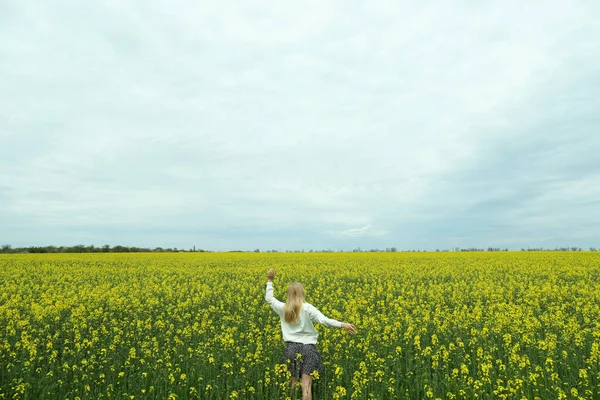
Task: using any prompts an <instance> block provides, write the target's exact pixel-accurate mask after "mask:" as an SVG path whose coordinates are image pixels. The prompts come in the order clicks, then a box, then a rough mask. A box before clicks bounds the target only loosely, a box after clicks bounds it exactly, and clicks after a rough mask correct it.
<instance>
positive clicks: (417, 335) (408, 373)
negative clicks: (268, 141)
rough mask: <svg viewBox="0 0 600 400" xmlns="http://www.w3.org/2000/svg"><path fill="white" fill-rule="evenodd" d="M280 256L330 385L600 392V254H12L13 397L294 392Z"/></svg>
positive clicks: (348, 392) (427, 391) (507, 395)
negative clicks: (312, 316)
mask: <svg viewBox="0 0 600 400" xmlns="http://www.w3.org/2000/svg"><path fill="white" fill-rule="evenodd" d="M270 267H273V268H275V270H276V272H277V275H276V279H275V284H274V288H275V296H276V297H277V298H279V299H280V300H282V301H285V293H286V288H287V283H289V282H290V281H292V280H297V281H301V282H303V283H304V284H305V288H306V295H307V301H308V302H310V303H312V304H313V305H315V306H316V307H317V308H319V309H320V310H321V311H322V312H323V313H324V314H325V315H327V316H329V317H331V318H335V319H338V320H343V321H345V322H350V323H353V324H355V325H356V328H357V330H358V333H357V334H356V335H349V334H347V333H346V332H344V331H343V330H342V329H332V328H326V327H323V326H317V330H318V331H319V333H320V337H319V343H318V345H317V347H318V348H319V351H320V352H321V355H322V358H323V361H324V368H323V371H322V373H321V375H320V376H316V377H315V384H314V389H313V396H314V398H315V399H332V398H333V399H396V398H399V399H402V398H410V399H423V398H432V399H437V398H440V399H473V398H498V399H521V398H527V399H535V398H539V399H594V398H600V253H593V252H573V253H571V252H543V253H535V252H506V253H504V252H501V253H358V254H354V253H323V254H321V253H310V254H309V253H269V254H254V253H174V254H172V253H171V254H156V253H143V254H93V255H65V254H62V255H4V256H0V287H1V289H2V290H1V292H0V399H64V398H68V399H71V400H73V399H77V398H80V399H88V398H89V399H97V398H117V399H146V398H149V399H168V398H171V399H194V398H201V399H280V398H286V397H287V396H288V395H289V379H288V376H287V371H286V369H285V367H284V366H283V365H281V364H280V363H281V355H282V351H283V341H282V338H281V332H280V326H279V319H278V317H277V316H276V315H275V313H274V312H273V311H272V310H271V309H270V308H269V306H268V305H267V304H266V303H265V300H264V291H265V282H266V279H265V273H266V271H267V269H268V268H270ZM299 390H300V388H299V385H298V393H299Z"/></svg>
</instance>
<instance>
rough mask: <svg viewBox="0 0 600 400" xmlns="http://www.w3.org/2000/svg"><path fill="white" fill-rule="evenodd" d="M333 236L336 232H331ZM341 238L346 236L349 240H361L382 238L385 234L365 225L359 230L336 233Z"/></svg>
mask: <svg viewBox="0 0 600 400" xmlns="http://www.w3.org/2000/svg"><path fill="white" fill-rule="evenodd" d="M333 233H334V234H335V233H336V232H333ZM338 233H339V235H341V236H347V237H351V238H363V237H373V236H383V235H385V234H387V232H386V231H384V230H378V229H375V228H373V226H372V225H365V226H362V227H360V228H352V229H346V230H344V231H341V232H338Z"/></svg>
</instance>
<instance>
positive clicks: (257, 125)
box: [0, 0, 600, 250]
mask: <svg viewBox="0 0 600 400" xmlns="http://www.w3.org/2000/svg"><path fill="white" fill-rule="evenodd" d="M599 127H600V2H598V1H594V0H589V1H583V0H555V1H536V0H532V1H527V2H523V1H516V0H501V1H495V0H490V1H483V2H482V1H471V0H469V1H467V0H463V1H458V0H456V1H444V2H440V1H422V0H415V1H402V2H398V1H384V0H373V1H368V2H356V1H330V0H318V1H317V0H307V1H302V2H298V1H279V2H272V1H256V0H248V1H243V2H240V1H229V0H225V1H219V2H217V1H180V0H175V1H174V0H168V1H167V0H146V1H143V2H140V1H123V0H118V1H116V0H115V1H108V0H99V1H93V2H82V1H76V0H57V1H52V2H48V1H42V0H37V1H36V0H32V1H21V0H4V1H2V4H1V5H0V243H6V244H11V245H13V246H29V245H51V244H52V245H75V244H86V245H90V244H94V245H104V244H109V245H117V244H122V245H130V246H144V247H155V246H163V247H178V248H191V247H192V246H196V248H198V249H199V248H203V249H210V250H236V249H242V250H253V249H255V248H260V249H263V250H266V249H277V250H286V249H298V250H300V249H306V250H308V249H311V248H312V249H332V250H351V249H355V248H362V249H372V248H386V247H392V246H393V247H397V248H398V249H399V250H402V249H429V250H434V249H438V248H439V249H452V248H455V247H462V248H467V247H483V248H487V247H489V246H492V247H502V248H514V249H520V248H526V247H544V248H555V247H557V246H580V247H584V248H587V247H591V246H595V247H599V248H600V156H599V155H598V154H599V153H600V132H599V130H598V128H599Z"/></svg>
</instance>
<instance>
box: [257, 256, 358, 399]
mask: <svg viewBox="0 0 600 400" xmlns="http://www.w3.org/2000/svg"><path fill="white" fill-rule="evenodd" d="M274 278H275V271H274V270H273V268H271V269H270V270H269V271H268V272H267V293H266V295H265V300H266V301H267V303H269V305H270V306H271V308H272V309H273V310H274V311H275V312H276V313H277V315H279V318H280V320H281V333H282V334H283V340H285V350H284V352H283V360H284V363H286V364H287V365H288V370H289V371H290V373H291V374H292V376H291V393H292V394H293V393H294V387H295V386H296V383H297V382H298V379H299V378H300V376H302V399H303V400H311V399H312V376H311V375H310V374H311V373H312V372H314V371H317V372H321V367H322V365H321V355H320V354H319V352H318V351H317V346H316V344H317V337H318V336H319V334H318V333H317V331H316V330H315V327H314V325H313V322H318V323H320V324H323V325H326V326H329V327H332V328H343V329H345V330H346V331H347V332H349V333H351V334H355V333H356V328H355V327H354V325H352V324H348V323H345V322H340V321H336V320H334V319H330V318H327V317H326V316H324V315H323V314H322V313H321V312H320V311H319V310H317V309H316V308H315V307H314V306H313V305H311V304H308V303H305V302H304V286H302V284H301V283H299V282H292V283H290V285H289V287H288V297H287V302H286V303H282V302H281V301H279V300H277V299H276V298H275V297H273V279H274ZM290 396H291V395H290Z"/></svg>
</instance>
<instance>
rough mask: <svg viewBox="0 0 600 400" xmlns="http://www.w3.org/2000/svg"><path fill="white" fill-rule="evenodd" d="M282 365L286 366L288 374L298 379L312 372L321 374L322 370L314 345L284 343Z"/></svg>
mask: <svg viewBox="0 0 600 400" xmlns="http://www.w3.org/2000/svg"><path fill="white" fill-rule="evenodd" d="M283 363H284V364H286V365H287V366H288V371H290V374H292V376H296V377H298V378H300V377H301V376H302V374H307V375H310V374H311V373H313V372H314V371H317V372H318V373H321V370H322V368H323V363H322V361H321V355H320V354H319V351H318V350H317V346H316V345H314V344H302V343H294V342H285V349H284V351H283Z"/></svg>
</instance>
